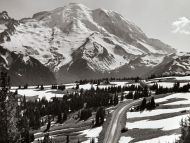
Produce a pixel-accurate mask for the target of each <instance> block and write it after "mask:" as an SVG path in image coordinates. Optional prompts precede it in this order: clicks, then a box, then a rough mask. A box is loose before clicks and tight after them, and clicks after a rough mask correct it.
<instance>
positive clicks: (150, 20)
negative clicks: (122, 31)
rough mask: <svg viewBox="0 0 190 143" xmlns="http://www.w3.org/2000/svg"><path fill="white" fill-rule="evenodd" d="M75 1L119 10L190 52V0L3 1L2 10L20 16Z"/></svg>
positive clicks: (0, 2)
mask: <svg viewBox="0 0 190 143" xmlns="http://www.w3.org/2000/svg"><path fill="white" fill-rule="evenodd" d="M71 2H75V3H81V4H84V5H86V6H87V7H89V8H91V9H95V8H104V9H107V10H113V11H116V12H118V13H120V14H121V15H123V16H124V17H125V18H126V19H128V20H129V21H132V22H134V23H135V24H136V25H138V26H139V27H140V28H141V29H142V30H143V31H144V32H145V33H146V34H147V35H148V36H149V37H151V38H156V39H160V40H161V41H163V42H165V43H167V44H169V45H171V46H172V47H173V48H176V49H178V50H180V51H189V52H190V39H189V38H190V8H189V7H190V0H0V11H3V10H6V11H7V12H8V13H9V15H10V16H11V17H14V18H16V19H20V18H25V17H32V15H33V14H35V13H37V12H40V11H49V10H53V9H55V8H57V7H62V6H65V5H67V4H68V3H71Z"/></svg>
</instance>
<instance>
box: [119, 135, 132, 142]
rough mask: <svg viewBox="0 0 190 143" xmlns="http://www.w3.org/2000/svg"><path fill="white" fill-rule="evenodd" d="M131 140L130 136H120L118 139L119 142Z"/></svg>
mask: <svg viewBox="0 0 190 143" xmlns="http://www.w3.org/2000/svg"><path fill="white" fill-rule="evenodd" d="M132 140H133V138H131V137H123V136H122V137H121V138H120V140H119V143H128V142H130V141H132Z"/></svg>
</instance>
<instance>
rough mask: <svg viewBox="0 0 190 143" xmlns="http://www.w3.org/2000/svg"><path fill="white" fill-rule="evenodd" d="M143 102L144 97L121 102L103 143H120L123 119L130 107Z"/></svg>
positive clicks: (113, 114)
mask: <svg viewBox="0 0 190 143" xmlns="http://www.w3.org/2000/svg"><path fill="white" fill-rule="evenodd" d="M140 102H142V99H139V100H135V101H125V102H123V103H121V104H120V105H119V106H118V107H117V109H116V110H115V111H114V112H113V113H112V118H111V122H110V123H109V125H108V128H107V131H106V133H105V137H104V140H103V143H118V140H119V137H120V133H121V129H122V125H121V120H122V118H123V116H124V114H125V113H126V111H127V110H128V109H130V108H131V107H132V106H134V105H137V104H139V103H140Z"/></svg>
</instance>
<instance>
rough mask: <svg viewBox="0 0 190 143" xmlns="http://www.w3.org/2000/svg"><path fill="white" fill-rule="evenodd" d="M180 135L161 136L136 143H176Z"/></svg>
mask: <svg viewBox="0 0 190 143" xmlns="http://www.w3.org/2000/svg"><path fill="white" fill-rule="evenodd" d="M179 137H180V135H179V134H173V135H168V136H160V137H158V138H153V139H150V140H145V141H139V142H136V143H174V142H175V141H176V140H177V139H179Z"/></svg>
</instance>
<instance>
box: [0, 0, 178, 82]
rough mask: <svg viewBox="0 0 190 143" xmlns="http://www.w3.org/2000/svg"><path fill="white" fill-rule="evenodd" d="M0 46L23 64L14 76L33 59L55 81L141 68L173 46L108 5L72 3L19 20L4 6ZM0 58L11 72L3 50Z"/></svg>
mask: <svg viewBox="0 0 190 143" xmlns="http://www.w3.org/2000/svg"><path fill="white" fill-rule="evenodd" d="M0 46H1V48H2V49H4V51H7V52H8V53H14V54H15V55H20V59H21V61H22V62H20V63H23V64H24V65H23V67H19V70H18V71H17V73H16V74H17V77H18V79H19V77H25V75H24V74H23V72H20V71H22V68H23V69H24V68H25V66H26V65H29V64H30V65H31V68H32V65H35V62H38V64H40V65H41V67H43V68H44V69H46V68H47V69H48V71H49V73H51V76H52V74H53V75H54V77H55V81H54V79H53V78H52V77H51V81H50V82H59V83H60V82H67V81H72V80H78V79H81V78H95V77H101V76H113V75H114V76H128V75H130V74H131V71H132V73H133V75H135V74H134V73H136V74H137V75H139V74H138V72H141V73H143V74H144V72H148V71H150V70H152V69H153V68H154V67H155V66H158V65H159V64H160V63H162V62H163V60H164V58H165V56H166V55H168V54H172V53H175V52H176V50H175V49H173V48H171V47H170V46H169V45H167V44H164V43H163V42H161V41H159V40H157V39H151V38H148V37H147V36H146V34H145V33H144V32H143V31H142V30H141V29H140V28H139V27H138V26H136V25H135V24H134V23H132V22H129V21H128V20H126V19H125V18H124V17H122V16H121V15H120V14H118V13H116V12H114V11H108V10H104V9H95V10H91V9H89V8H87V7H86V6H84V5H81V4H75V3H71V4H69V5H67V6H64V7H60V8H57V9H55V10H52V11H44V12H39V13H36V14H34V15H33V17H32V18H24V19H22V20H19V21H17V20H14V19H11V18H10V17H9V16H8V14H7V12H2V13H0ZM1 58H2V63H3V62H4V64H3V66H4V67H5V68H6V69H7V70H8V71H10V72H11V67H12V62H10V61H9V60H8V59H7V53H6V54H3V53H1ZM34 60H35V61H34ZM31 63H32V64H31ZM139 69H141V70H139ZM137 71H138V72H137ZM43 72H45V71H40V73H43ZM46 74H47V73H46ZM141 75H142V74H141ZM14 76H15V75H14ZM47 77H48V76H47ZM41 82H43V79H42V81H41Z"/></svg>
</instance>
